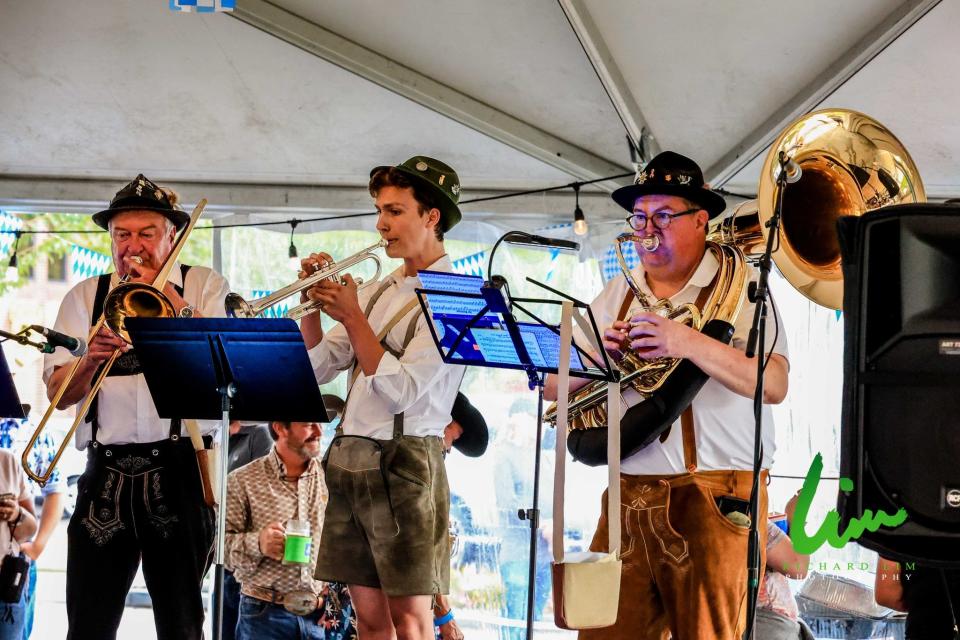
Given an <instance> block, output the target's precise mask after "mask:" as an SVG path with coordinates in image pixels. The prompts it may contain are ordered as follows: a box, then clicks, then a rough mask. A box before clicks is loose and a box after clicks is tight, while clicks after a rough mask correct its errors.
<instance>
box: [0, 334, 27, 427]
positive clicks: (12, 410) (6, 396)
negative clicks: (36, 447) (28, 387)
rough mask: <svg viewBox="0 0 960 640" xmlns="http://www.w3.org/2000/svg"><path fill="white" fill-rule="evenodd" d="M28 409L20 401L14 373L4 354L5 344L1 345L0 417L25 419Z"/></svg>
mask: <svg viewBox="0 0 960 640" xmlns="http://www.w3.org/2000/svg"><path fill="white" fill-rule="evenodd" d="M27 411H28V410H27V409H25V405H23V404H21V402H20V396H19V395H18V394H17V388H16V387H15V386H14V384H13V374H11V373H10V368H9V367H8V366H7V358H6V356H5V355H3V345H0V418H14V419H16V420H23V419H24V418H26V417H27Z"/></svg>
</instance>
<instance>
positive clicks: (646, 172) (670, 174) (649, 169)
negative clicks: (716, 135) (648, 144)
mask: <svg viewBox="0 0 960 640" xmlns="http://www.w3.org/2000/svg"><path fill="white" fill-rule="evenodd" d="M654 194H655V195H664V196H679V197H681V198H686V199H687V200H689V201H691V202H694V203H696V204H697V205H699V206H701V207H703V208H704V209H706V211H707V213H708V214H709V215H710V217H711V218H715V217H716V216H718V215H720V214H721V213H723V210H724V209H726V208H727V203H726V201H724V199H723V196H721V195H720V194H719V193H716V192H714V191H711V190H710V189H707V188H706V187H704V185H703V171H701V170H700V167H699V166H698V165H697V163H696V162H694V161H693V160H691V159H690V158H687V157H686V156H682V155H680V154H679V153H674V152H673V151H664V152H663V153H659V154H657V156H656V157H655V158H654V159H653V160H651V161H650V162H648V163H647V166H645V167H644V168H643V169H641V170H640V171H638V172H637V177H636V178H635V179H634V181H633V184H631V185H627V186H626V187H620V188H619V189H617V190H616V191H614V192H613V194H612V196H611V197H612V198H613V199H614V200H615V201H616V203H617V204H619V205H620V206H621V207H623V208H624V209H626V210H627V211H630V212H632V211H633V205H634V203H635V202H636V200H637V198H639V197H640V196H648V195H654Z"/></svg>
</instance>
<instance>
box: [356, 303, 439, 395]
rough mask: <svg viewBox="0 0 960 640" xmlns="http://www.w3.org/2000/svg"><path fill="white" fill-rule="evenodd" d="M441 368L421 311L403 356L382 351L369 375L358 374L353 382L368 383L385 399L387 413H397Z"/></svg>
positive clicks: (429, 383)
mask: <svg viewBox="0 0 960 640" xmlns="http://www.w3.org/2000/svg"><path fill="white" fill-rule="evenodd" d="M445 371H446V366H445V365H444V363H443V360H442V359H441V358H440V353H439V352H438V351H437V345H436V344H434V342H433V337H432V335H431V334H430V328H429V327H428V326H427V321H426V319H425V318H424V317H423V316H422V315H421V316H420V319H419V320H418V321H417V329H416V333H415V334H414V337H413V339H412V340H411V341H410V344H409V345H407V349H406V351H405V352H404V354H403V356H402V357H400V358H397V357H396V356H394V355H393V354H391V353H390V352H389V351H388V352H386V353H384V354H383V357H382V358H381V359H380V364H379V366H378V367H377V370H376V371H375V372H374V373H373V375H370V376H361V377H360V378H359V380H358V381H357V384H358V385H361V384H363V385H369V387H370V390H371V391H372V392H373V393H375V394H377V396H378V397H380V398H383V399H384V400H385V401H386V407H387V410H388V411H389V412H390V413H393V414H399V413H402V412H404V411H406V410H407V409H409V408H410V407H411V406H413V404H414V403H415V402H416V401H417V400H419V399H420V398H422V397H423V396H424V395H426V393H427V391H428V390H429V389H430V387H431V386H432V385H433V383H434V382H435V381H436V380H438V379H439V378H440V376H442V375H443V374H444V372H445Z"/></svg>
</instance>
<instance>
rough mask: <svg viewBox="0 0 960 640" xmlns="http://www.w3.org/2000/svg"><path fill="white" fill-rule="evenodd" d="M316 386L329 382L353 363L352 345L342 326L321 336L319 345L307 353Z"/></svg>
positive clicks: (338, 325) (335, 327) (337, 326)
mask: <svg viewBox="0 0 960 640" xmlns="http://www.w3.org/2000/svg"><path fill="white" fill-rule="evenodd" d="M307 355H308V356H310V364H311V366H313V373H314V375H315V376H316V377H317V384H324V383H327V382H330V381H331V380H333V379H334V378H336V377H337V374H338V373H340V372H341V371H343V370H344V369H346V368H347V367H349V366H350V363H351V362H353V358H354V355H353V345H352V344H350V337H349V336H348V335H347V330H346V329H345V328H344V326H343V325H342V324H339V323H338V324H337V325H336V326H334V327H333V328H332V329H330V331H327V332H326V333H325V334H323V339H322V340H321V341H320V344H318V345H317V346H315V347H314V348H312V349H310V350H309V351H307Z"/></svg>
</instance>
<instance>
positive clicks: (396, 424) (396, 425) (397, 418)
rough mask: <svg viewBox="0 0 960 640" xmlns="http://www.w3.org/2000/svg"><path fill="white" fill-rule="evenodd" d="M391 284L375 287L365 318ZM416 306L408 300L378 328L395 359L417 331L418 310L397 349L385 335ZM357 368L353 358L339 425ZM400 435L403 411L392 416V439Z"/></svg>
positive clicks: (389, 281)
mask: <svg viewBox="0 0 960 640" xmlns="http://www.w3.org/2000/svg"><path fill="white" fill-rule="evenodd" d="M392 284H393V282H392V281H391V280H386V281H384V283H383V284H381V285H380V286H379V287H377V290H376V291H375V292H374V294H373V295H372V296H371V297H370V300H368V301H367V305H366V308H365V309H364V311H363V313H364V315H365V316H367V318H369V317H370V312H371V311H373V308H374V306H375V305H376V303H377V301H378V300H379V299H380V297H381V296H382V295H383V294H384V293H385V292H386V290H387V289H389V288H390V286H391V285H392ZM417 306H419V303H418V301H417V299H416V298H414V299H413V300H410V301H409V302H408V303H407V304H405V305H403V307H402V308H401V309H400V310H399V311H397V313H395V314H394V315H393V317H392V318H390V320H389V321H388V322H387V323H386V324H385V325H383V328H382V329H380V331H379V332H378V333H377V341H378V342H379V343H380V346H382V347H383V348H384V349H385V350H386V351H387V352H388V353H390V354H391V355H392V356H393V357H395V358H397V359H400V358H402V357H403V354H404V353H405V352H406V350H407V346H408V345H409V344H410V341H411V340H413V337H414V334H416V332H417V321H418V320H419V319H420V313H419V312H418V313H415V314H413V317H412V318H410V321H409V323H408V324H407V331H406V333H405V334H404V337H403V342H402V343H401V344H400V349H399V350H395V349H392V348H391V347H390V346H389V345H387V335H389V333H390V331H391V330H392V329H393V328H394V327H395V326H396V325H397V324H398V323H399V322H400V321H401V320H403V318H404V317H405V316H406V315H407V314H408V313H410V311H411V310H412V309H413V308H414V307H417ZM359 370H360V363H359V362H357V361H356V360H354V362H353V367H352V368H351V371H350V378H349V380H348V382H347V384H348V385H349V390H348V391H347V398H346V400H345V401H344V403H343V406H344V409H343V416H342V417H341V420H340V424H341V425H343V424H344V422H345V421H346V417H347V410H348V406H349V402H350V396H351V395H353V389H354V384H355V383H356V381H357V377H358V374H359V372H360V371H359ZM338 431H340V429H338ZM402 436H403V412H401V413H398V414H396V415H394V416H393V439H394V440H397V439H399V438H401V437H402Z"/></svg>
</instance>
